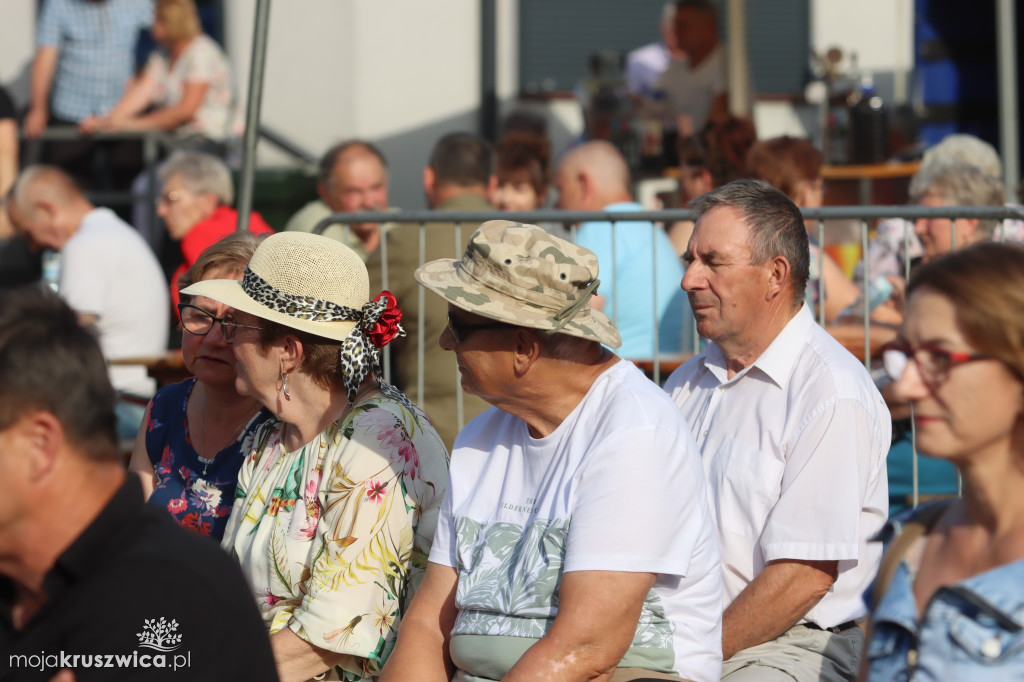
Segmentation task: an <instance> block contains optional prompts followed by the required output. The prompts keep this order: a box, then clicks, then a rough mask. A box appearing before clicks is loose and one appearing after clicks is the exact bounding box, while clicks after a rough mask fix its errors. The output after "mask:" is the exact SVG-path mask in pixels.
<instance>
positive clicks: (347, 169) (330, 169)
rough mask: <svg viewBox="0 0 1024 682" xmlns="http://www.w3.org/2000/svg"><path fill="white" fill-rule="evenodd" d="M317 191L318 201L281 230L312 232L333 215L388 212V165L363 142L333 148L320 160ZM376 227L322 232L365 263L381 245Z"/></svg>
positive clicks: (355, 226)
mask: <svg viewBox="0 0 1024 682" xmlns="http://www.w3.org/2000/svg"><path fill="white" fill-rule="evenodd" d="M316 191H317V194H318V195H319V197H320V198H319V199H317V200H316V201H311V202H310V203H308V204H306V205H305V206H303V207H302V208H301V209H300V210H299V212H298V213H296V214H295V215H293V216H292V217H291V219H290V220H289V221H288V224H287V225H285V227H284V229H285V230H289V231H300V232H312V231H313V229H314V228H315V227H316V226H317V225H318V224H319V223H320V221H321V220H323V219H324V218H326V217H327V216H329V215H331V214H332V213H355V212H358V211H384V210H387V208H388V164H387V160H386V159H385V158H384V155H383V154H382V153H381V151H380V150H379V149H377V147H375V146H374V145H372V144H371V143H369V142H365V141H363V140H348V141H347V142H341V143H339V144H336V145H334V146H333V147H331V148H330V149H328V150H327V152H326V153H325V154H324V155H323V158H322V159H320V171H319V174H318V177H317V185H316ZM380 233H381V225H380V224H378V223H352V224H350V225H342V224H340V223H338V224H335V225H330V226H328V227H327V229H325V230H324V231H323V235H324V236H325V237H330V238H331V239H336V240H337V241H340V242H341V243H342V244H345V245H346V246H348V247H349V248H350V249H352V250H353V251H355V252H356V253H358V254H359V255H360V256H361V257H362V259H363V260H364V261H365V260H366V259H367V257H369V255H370V254H371V253H373V252H374V251H375V250H376V249H377V246H378V245H379V244H380Z"/></svg>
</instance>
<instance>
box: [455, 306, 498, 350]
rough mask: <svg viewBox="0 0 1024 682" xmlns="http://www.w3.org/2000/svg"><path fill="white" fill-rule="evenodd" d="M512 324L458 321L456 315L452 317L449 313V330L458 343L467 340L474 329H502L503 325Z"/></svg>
mask: <svg viewBox="0 0 1024 682" xmlns="http://www.w3.org/2000/svg"><path fill="white" fill-rule="evenodd" d="M511 326H512V325H510V324H506V323H505V322H485V323H482V324H468V323H466V322H458V321H456V319H455V318H454V317H452V314H451V313H448V331H449V332H450V333H451V335H452V339H454V340H455V343H456V345H458V344H461V343H462V342H463V341H465V339H466V336H467V335H468V333H469V332H471V331H473V330H474V329H501V328H503V327H511Z"/></svg>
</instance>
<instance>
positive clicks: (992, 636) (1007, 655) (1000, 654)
mask: <svg viewBox="0 0 1024 682" xmlns="http://www.w3.org/2000/svg"><path fill="white" fill-rule="evenodd" d="M1009 625H1010V624H1009V623H1000V622H998V621H997V620H996V619H995V618H993V617H992V616H990V615H987V614H979V615H977V616H958V617H957V618H956V619H955V620H954V621H953V623H952V625H951V627H950V635H951V636H952V638H953V641H954V642H956V644H957V646H958V647H959V648H960V649H961V650H962V651H963V652H964V653H965V654H966V655H967V656H968V657H969V658H970V659H971V660H972V661H974V662H976V663H982V664H987V665H1001V664H1004V663H1006V661H1008V660H1010V659H1013V658H1017V657H1019V656H1020V654H1021V653H1022V652H1024V630H1021V629H1020V628H1019V627H1009ZM1021 667H1022V668H1024V664H1022V666H1021ZM1019 672H1020V670H1018V673H1019Z"/></svg>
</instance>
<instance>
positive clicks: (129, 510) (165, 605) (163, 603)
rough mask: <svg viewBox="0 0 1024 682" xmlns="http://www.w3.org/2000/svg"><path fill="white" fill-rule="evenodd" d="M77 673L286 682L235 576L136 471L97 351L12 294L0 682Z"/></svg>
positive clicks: (3, 450)
mask: <svg viewBox="0 0 1024 682" xmlns="http://www.w3.org/2000/svg"><path fill="white" fill-rule="evenodd" d="M66 669H67V670H70V671H71V673H72V674H73V676H74V679H77V680H79V681H84V680H149V679H154V680H157V679H159V680H163V679H167V680H207V679H208V680H218V681H219V680H276V679H277V674H276V672H275V668H274V661H273V656H272V654H271V650H270V643H269V640H268V638H267V635H266V630H265V628H264V627H263V624H262V622H261V620H260V618H259V615H258V614H257V612H256V609H255V606H254V604H253V603H252V596H251V594H250V592H249V590H248V588H247V587H246V584H245V581H244V579H243V577H242V575H241V573H240V572H239V570H238V568H237V566H236V565H235V564H234V562H232V561H231V559H230V558H229V557H228V556H227V555H226V554H225V553H224V552H223V551H222V550H221V549H220V548H219V547H218V546H217V545H216V544H214V543H212V542H210V541H209V540H207V539H205V538H201V537H199V536H193V535H191V534H189V533H188V532H186V531H184V530H182V529H181V528H179V527H178V526H177V525H175V524H174V523H173V522H172V521H171V519H170V518H169V517H168V516H167V515H166V514H164V513H162V512H161V511H160V510H158V509H155V508H153V507H147V506H145V505H144V504H143V500H142V492H141V486H140V485H139V481H138V480H137V479H136V478H135V477H134V476H129V475H128V474H127V473H126V472H125V469H124V466H123V464H122V461H121V459H120V457H119V455H118V452H117V450H116V437H115V432H114V391H113V389H112V388H111V386H110V382H109V380H108V379H107V372H106V367H105V365H104V361H103V357H102V355H101V353H100V349H99V346H98V344H97V343H96V341H95V339H94V338H93V337H92V336H91V335H89V333H88V332H86V331H85V330H83V329H82V328H81V327H79V326H78V324H77V321H76V318H75V314H74V313H73V312H72V311H71V309H70V308H68V307H67V305H66V304H64V303H63V302H62V301H61V300H60V299H59V298H57V297H56V296H55V295H52V294H50V293H49V292H44V291H42V290H40V289H31V290H20V291H11V292H0V680H5V681H6V680H37V679H38V680H49V679H51V678H53V677H54V676H55V675H57V674H58V673H59V672H60V671H62V670H66ZM70 677H71V675H70V674H69V673H63V674H62V677H61V679H67V678H70Z"/></svg>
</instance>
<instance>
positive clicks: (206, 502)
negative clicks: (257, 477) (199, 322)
mask: <svg viewBox="0 0 1024 682" xmlns="http://www.w3.org/2000/svg"><path fill="white" fill-rule="evenodd" d="M195 383H196V379H195V377H193V378H191V379H186V380H185V381H182V382H180V383H177V384H173V385H171V386H165V387H164V388H162V389H160V390H159V391H157V393H156V395H155V396H153V406H152V407H151V408H150V411H149V421H148V422H147V424H146V454H147V455H149V461H150V462H152V463H153V471H154V472H155V473H156V486H155V488H154V489H153V494H152V496H150V498H149V504H152V505H156V506H158V507H163V508H164V509H166V510H167V511H168V512H169V513H170V514H171V516H173V517H174V520H175V521H177V522H178V523H179V524H180V525H181V526H183V527H185V528H187V529H189V530H191V531H194V532H196V533H198V534H200V535H209V536H211V537H213V538H216V539H217V540H220V538H221V537H222V536H223V535H224V527H225V525H226V524H227V521H228V514H230V513H231V504H232V502H233V500H234V497H235V485H236V483H237V481H238V469H239V467H241V466H242V462H243V461H244V459H245V457H244V456H243V454H242V453H248V452H249V451H250V450H252V439H253V434H254V433H255V432H256V429H257V427H259V426H260V424H262V423H263V422H264V421H266V420H267V419H268V418H269V417H272V416H273V415H272V414H271V413H270V412H269V411H268V410H267V409H266V408H263V409H261V410H260V411H259V412H257V413H256V415H255V416H254V417H253V418H252V419H251V420H250V421H249V423H248V424H246V425H245V427H244V428H243V429H242V430H241V431H240V432H239V435H238V439H237V440H235V441H234V442H233V443H231V444H229V445H228V446H227V447H225V448H224V449H223V450H221V451H220V452H218V453H217V454H216V456H215V457H214V458H213V460H212V461H210V462H209V463H207V462H204V461H202V460H201V459H200V458H199V453H197V452H196V451H195V448H193V447H192V439H191V437H190V436H189V431H188V420H187V419H186V418H185V407H186V405H187V404H188V397H189V396H190V395H191V394H192V388H193V387H194V386H195Z"/></svg>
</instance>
